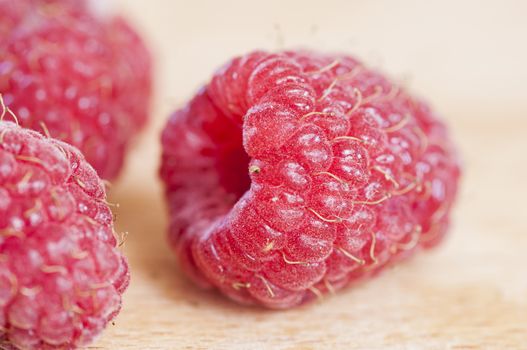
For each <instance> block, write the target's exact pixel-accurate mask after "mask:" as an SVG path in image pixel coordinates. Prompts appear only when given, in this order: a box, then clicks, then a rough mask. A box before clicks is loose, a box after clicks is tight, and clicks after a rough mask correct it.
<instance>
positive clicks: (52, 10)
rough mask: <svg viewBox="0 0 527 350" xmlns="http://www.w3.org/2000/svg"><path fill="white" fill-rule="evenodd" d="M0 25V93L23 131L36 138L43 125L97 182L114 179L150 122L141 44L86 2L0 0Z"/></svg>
mask: <svg viewBox="0 0 527 350" xmlns="http://www.w3.org/2000/svg"><path fill="white" fill-rule="evenodd" d="M0 23H2V25H0V34H2V33H5V34H3V35H0V45H1V46H2V51H1V53H0V93H3V95H4V98H5V101H6V103H7V104H9V105H10V106H11V108H12V109H13V111H14V112H15V113H16V114H17V116H18V117H19V120H20V124H21V125H22V126H24V127H27V128H31V129H34V130H37V131H40V130H42V129H41V123H42V122H43V123H44V124H45V125H46V126H47V128H48V129H49V132H50V134H51V136H52V137H54V138H57V139H60V140H62V141H65V142H68V143H70V144H72V145H74V146H76V147H78V148H79V149H80V150H81V151H82V152H83V154H84V156H85V157H86V159H87V160H88V161H89V162H90V164H91V165H92V166H93V167H94V168H95V169H96V170H97V172H98V173H99V175H100V176H101V177H103V178H106V179H112V178H114V177H116V175H117V174H118V172H119V170H120V169H121V167H122V163H123V159H124V154H125V151H126V149H127V148H128V146H129V144H130V141H131V139H133V136H134V135H136V134H137V133H138V132H139V130H140V129H141V128H142V127H143V126H144V124H145V123H146V121H147V116H148V106H149V103H150V95H151V74H150V71H151V62H150V56H149V53H148V51H147V49H146V48H145V46H144V44H143V42H142V41H141V39H140V38H139V37H138V36H137V34H136V33H135V32H134V31H133V30H132V29H131V28H130V26H129V25H128V24H127V23H126V22H125V21H124V20H123V19H121V18H100V17H98V16H96V15H94V14H92V13H91V11H90V10H89V7H88V6H87V3H86V2H85V1H72V0H16V1H15V0H0ZM44 111H45V112H44Z"/></svg>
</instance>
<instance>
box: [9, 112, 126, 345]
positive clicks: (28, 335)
mask: <svg viewBox="0 0 527 350" xmlns="http://www.w3.org/2000/svg"><path fill="white" fill-rule="evenodd" d="M3 111H4V112H3V113H2V118H0V120H1V119H3V118H4V117H5V118H7V112H6V111H7V109H6V108H4V109H3ZM1 112H2V109H0V113H1ZM105 197H106V194H105V189H104V186H103V183H102V181H101V180H100V178H99V177H98V176H97V174H96V172H95V170H94V169H93V168H92V167H91V166H90V165H89V164H88V163H87V162H86V161H85V159H84V157H83V156H82V155H81V153H80V152H79V151H78V150H77V149H76V148H74V147H72V146H70V145H69V144H66V143H63V142H61V141H57V140H54V139H50V138H46V137H44V136H43V135H41V134H40V133H37V132H36V131H32V130H28V129H23V128H21V127H19V126H17V125H16V124H15V123H12V122H8V121H0V349H6V348H7V349H23V350H43V349H45V350H53V349H57V350H58V349H61V350H64V349H74V348H77V347H80V346H84V345H86V344H88V343H90V342H91V341H92V340H93V339H94V338H95V337H96V336H97V335H98V334H100V332H101V331H102V330H103V329H104V328H105V327H106V325H107V323H108V322H109V321H110V320H112V319H113V318H114V317H115V316H116V315H117V313H118V312H119V310H120V308H121V295H122V293H123V292H124V290H125V289H126V287H127V285H128V282H129V273H128V265H127V262H126V260H125V258H124V256H123V255H122V254H121V253H120V251H119V250H118V241H117V239H116V236H115V232H114V228H113V215H112V212H111V211H110V209H109V207H108V204H107V202H106V200H105Z"/></svg>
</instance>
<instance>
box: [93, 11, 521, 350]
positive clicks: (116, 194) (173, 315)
mask: <svg viewBox="0 0 527 350" xmlns="http://www.w3.org/2000/svg"><path fill="white" fill-rule="evenodd" d="M122 8H123V10H124V11H125V12H127V13H128V15H129V16H130V17H131V18H133V19H134V20H135V22H136V24H137V25H139V26H140V27H141V28H142V29H143V31H144V33H145V35H146V36H147V37H148V39H150V41H151V43H152V48H153V50H154V52H155V54H156V58H157V68H158V81H157V84H156V85H157V92H156V102H155V106H154V111H153V122H152V124H151V127H150V129H149V130H148V132H147V133H146V134H145V135H144V137H143V138H142V139H141V140H140V142H139V143H138V145H137V147H136V149H135V151H134V153H133V154H132V155H131V157H130V158H129V163H128V166H127V169H126V171H125V173H124V175H123V176H122V178H121V179H120V180H119V181H117V182H116V183H115V185H114V188H113V190H112V193H111V200H112V201H113V202H118V203H120V205H121V207H120V208H119V209H117V211H116V212H117V218H118V229H119V230H120V231H127V232H129V235H128V238H127V241H126V246H125V248H124V250H125V252H126V254H127V255H128V256H129V258H130V262H131V267H132V284H131V286H130V289H129V290H128V292H127V294H126V297H125V304H124V309H123V311H122V313H121V315H120V316H119V317H118V319H117V320H116V321H115V325H114V326H110V327H109V329H108V331H107V332H105V334H104V335H103V337H102V338H101V339H100V340H99V341H98V342H97V343H96V344H94V345H93V346H91V347H89V348H90V349H107V350H114V349H205V348H210V349H270V348H273V349H321V348H330V349H331V348H332V349H335V348H338V349H381V348H382V349H525V348H527V253H526V251H527V220H526V218H527V216H526V215H527V205H526V204H525V202H524V198H526V196H527V181H526V180H525V174H526V173H527V163H526V158H525V154H526V151H527V138H526V136H525V132H526V130H527V119H526V116H527V94H526V88H525V82H526V81H527V68H526V64H525V62H527V49H526V48H525V44H524V43H525V34H527V24H526V22H525V21H524V18H523V17H524V14H525V13H526V10H527V6H526V4H525V3H520V2H519V1H512V0H502V1H500V2H496V3H494V4H489V3H487V2H475V1H465V2H458V1H454V0H450V1H442V2H434V3H431V2H423V1H419V2H418V1H415V2H414V1H398V2H389V1H380V0H379V1H369V2H366V1H333V0H326V1H322V2H309V1H296V0H295V1H287V2H286V1H274V0H273V1H265V2H264V1H261V2H251V1H244V0H237V1H213V0H209V1H205V0H197V1H193V2H192V4H191V2H189V1H173V0H155V1H153V0H152V1H145V0H128V1H122ZM284 45H285V46H287V47H297V46H308V47H315V48H321V49H324V50H339V51H345V52H352V53H356V54H358V55H360V56H361V57H363V59H365V60H366V61H368V62H371V63H372V64H373V65H376V66H380V67H381V68H382V69H383V70H385V71H388V72H389V73H390V74H392V76H395V77H397V78H401V77H408V76H410V77H411V79H410V80H411V81H410V83H409V85H410V88H411V89H412V90H414V91H419V93H420V94H422V95H425V96H427V97H428V98H429V100H431V101H432V103H433V104H434V105H435V107H436V109H437V110H438V111H440V112H441V113H442V114H443V115H445V117H446V118H447V119H448V121H449V123H450V125H451V126H452V129H453V132H454V134H455V137H456V139H457V141H458V144H459V146H460V149H461V151H462V154H463V158H464V160H465V174H464V179H463V186H462V190H461V196H460V200H459V203H458V205H457V208H456V213H455V220H454V221H455V224H454V226H453V228H452V232H451V235H450V238H449V239H448V240H447V241H446V243H445V244H444V245H442V246H441V247H440V248H439V249H437V250H435V251H433V252H430V253H427V254H419V255H418V256H416V257H415V258H413V259H411V260H410V261H408V262H407V263H404V264H403V265H401V266H398V267H395V268H393V269H391V270H390V271H387V272H385V273H384V274H383V275H381V276H380V277H379V278H377V279H375V280H372V281H370V282H367V283H364V284H362V285H360V286H358V287H357V288H354V289H349V290H346V291H344V292H342V293H339V294H338V295H337V296H334V297H329V298H327V299H326V300H324V301H323V302H319V303H316V304H314V305H310V306H307V307H302V308H300V309H295V310H291V311H287V312H276V311H274V312H273V311H262V310H255V309H250V308H244V307H239V306H237V305H235V304H233V303H231V302H229V301H227V300H225V299H224V298H223V297H221V296H219V295H217V294H215V293H213V292H204V291H200V290H199V289H197V288H195V287H194V286H193V285H192V284H191V283H190V282H188V281H187V280H186V279H185V278H184V277H183V276H182V275H181V273H180V272H179V270H178V267H177V265H176V263H175V259H174V258H173V256H172V254H171V252H170V250H169V248H168V247H167V245H166V241H165V230H166V225H167V217H166V214H165V207H164V204H163V197H162V192H161V187H160V183H159V181H158V179H157V174H156V172H157V167H158V159H159V146H158V135H159V132H160V130H161V128H162V126H163V123H164V121H165V120H166V118H167V116H168V114H169V113H170V112H171V111H172V110H173V109H175V108H176V107H178V106H181V105H182V104H183V103H184V101H185V99H186V98H188V97H190V96H191V95H192V93H193V92H194V91H195V90H196V89H197V87H198V86H199V85H200V84H202V83H203V82H205V81H206V79H207V77H209V76H210V74H211V72H212V71H213V69H215V68H216V67H218V66H219V65H220V64H222V63H223V62H224V61H225V60H226V59H228V58H229V57H230V56H232V55H234V54H238V53H243V52H245V51H249V50H251V49H255V48H268V49H277V48H280V47H282V46H284ZM138 103H141V101H138Z"/></svg>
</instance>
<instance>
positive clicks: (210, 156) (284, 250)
mask: <svg viewBox="0 0 527 350" xmlns="http://www.w3.org/2000/svg"><path fill="white" fill-rule="evenodd" d="M162 143H163V159H162V161H163V162H162V167H161V177H162V178H163V180H164V182H165V185H166V194H167V197H168V200H169V207H170V214H171V217H172V221H171V223H172V224H171V227H170V238H171V242H172V243H173V245H174V248H175V250H176V252H177V254H178V255H179V257H180V259H181V260H182V265H183V268H184V269H185V270H186V271H187V273H188V274H189V275H190V276H192V277H193V278H194V279H196V280H197V281H199V282H200V284H201V285H210V286H214V287H216V288H218V289H219V290H221V291H222V292H223V293H225V294H227V295H228V296H229V297H230V298H232V299H234V300H237V301H239V302H243V303H254V304H260V305H263V306H267V307H271V308H288V307H292V306H295V305H298V304H301V303H303V302H306V301H309V300H312V299H314V297H315V296H316V297H320V296H321V295H323V294H324V293H327V292H328V291H333V290H336V289H340V288H342V287H344V286H346V285H348V284H350V283H351V282H353V281H356V280H358V279H361V278H364V277H367V276H371V275H372V274H373V273H374V272H376V271H379V270H380V269H381V268H382V267H383V266H385V265H386V264H389V263H392V262H394V261H396V260H398V259H399V258H402V257H406V256H408V255H410V254H411V253H413V252H414V251H415V250H417V249H419V248H421V247H428V246H431V245H434V244H435V243H437V242H439V241H440V240H441V238H442V237H443V236H444V234H445V232H446V229H447V226H448V222H449V218H450V209H451V206H452V204H453V201H454V199H455V196H456V191H457V183H458V177H459V167H458V163H457V158H456V154H455V151H454V150H453V147H452V144H451V142H450V139H449V138H448V135H447V133H446V130H445V126H444V125H443V123H442V122H441V121H440V120H439V119H438V118H437V117H436V116H435V115H434V114H433V113H432V112H431V111H430V110H429V109H428V108H427V107H426V106H425V105H424V104H423V103H422V102H420V101H419V100H417V99H415V98H413V97H411V96H409V95H408V94H407V93H406V92H405V91H404V90H402V89H401V88H399V87H398V86H396V85H394V84H393V83H391V82H389V81H388V80H387V79H385V78H384V77H382V76H381V75H380V74H378V73H376V72H374V71H372V70H369V69H368V68H366V67H365V66H363V65H362V64H361V63H360V62H358V61H357V60H355V59H353V58H350V57H344V56H331V55H322V54H317V53H313V52H285V53H278V54H266V53H263V52H256V53H252V54H248V55H246V56H243V57H240V58H236V59H234V60H233V61H232V62H230V63H229V64H227V65H226V66H225V67H224V68H223V69H222V70H220V71H219V72H218V73H217V74H216V75H215V76H214V77H213V79H212V81H211V83H210V84H209V85H207V86H206V87H205V88H204V89H202V90H201V91H200V92H199V93H198V94H197V95H196V96H195V97H194V98H193V99H192V101H191V102H190V103H189V104H188V106H187V107H185V108H184V109H182V110H180V111H177V112H176V113H175V114H174V115H173V116H172V117H171V118H170V120H169V122H168V125H167V127H166V128H165V130H164V132H163V137H162ZM227 160H228V161H227ZM247 169H248V172H249V176H247Z"/></svg>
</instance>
